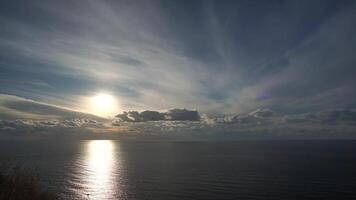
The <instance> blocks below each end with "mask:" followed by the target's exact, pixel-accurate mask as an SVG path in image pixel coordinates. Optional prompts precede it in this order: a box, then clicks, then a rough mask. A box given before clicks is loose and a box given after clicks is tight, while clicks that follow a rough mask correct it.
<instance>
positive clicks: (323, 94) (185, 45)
mask: <svg viewBox="0 0 356 200" xmlns="http://www.w3.org/2000/svg"><path fill="white" fill-rule="evenodd" d="M0 24H1V26H0V52H1V53H0V93H4V94H10V95H14V96H19V97H24V98H28V99H33V100H35V101H40V102H44V103H48V104H53V105H57V106H62V107H67V108H71V109H75V110H80V111H84V112H85V111H86V105H85V103H84V102H85V99H86V98H88V97H91V96H93V95H95V94H96V93H98V92H107V93H110V94H112V95H114V96H116V97H117V98H118V100H119V101H120V104H121V109H122V110H145V109H151V110H167V109H170V108H177V107H178V108H181V107H185V108H188V109H198V110H199V111H201V112H205V113H210V114H216V115H219V114H229V113H241V112H247V111H251V110H254V109H256V108H260V107H264V108H270V109H272V110H276V111H278V112H282V113H301V112H306V111H317V110H327V109H352V108H355V107H356V93H355V91H356V79H355V75H356V67H355V63H356V57H355V52H356V38H355V35H356V3H355V2H354V1H346V0H343V1H326V0H322V1H301V0H298V1H272V0H271V1H133V0H126V1H97V0H92V1H90V0H85V1H84V0H76V1H16V0H15V1H14V0H11V1H6V0H5V1H1V3H0Z"/></svg>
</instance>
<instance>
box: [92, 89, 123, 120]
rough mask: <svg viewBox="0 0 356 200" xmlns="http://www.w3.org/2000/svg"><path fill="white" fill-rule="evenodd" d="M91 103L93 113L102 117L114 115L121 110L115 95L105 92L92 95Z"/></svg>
mask: <svg viewBox="0 0 356 200" xmlns="http://www.w3.org/2000/svg"><path fill="white" fill-rule="evenodd" d="M89 104H90V110H91V113H93V114H95V115H98V116H102V117H113V116H114V115H115V114H117V113H118V111H119V106H118V102H117V100H116V99H115V97H113V96H112V95H109V94H105V93H100V94H98V95H95V96H93V97H91V98H90V103H89Z"/></svg>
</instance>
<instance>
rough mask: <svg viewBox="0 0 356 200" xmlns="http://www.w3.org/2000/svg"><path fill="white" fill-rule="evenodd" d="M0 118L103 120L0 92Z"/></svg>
mask: <svg viewBox="0 0 356 200" xmlns="http://www.w3.org/2000/svg"><path fill="white" fill-rule="evenodd" d="M0 110H1V111H2V112H1V114H0V119H29V120H36V119H37V120H38V119H75V118H87V119H95V120H98V121H103V119H102V118H100V117H97V116H94V115H91V114H86V113H82V112H77V111H73V110H70V109H67V108H62V107H58V106H54V105H50V104H45V103H42V102H37V101H33V100H30V99H25V98H21V97H17V96H12V95H5V94H0Z"/></svg>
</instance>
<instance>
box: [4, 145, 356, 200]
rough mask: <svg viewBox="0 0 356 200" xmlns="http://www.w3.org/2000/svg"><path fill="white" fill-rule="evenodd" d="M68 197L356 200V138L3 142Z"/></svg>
mask: <svg viewBox="0 0 356 200" xmlns="http://www.w3.org/2000/svg"><path fill="white" fill-rule="evenodd" d="M0 162H1V163H2V164H4V163H9V162H11V163H12V164H14V163H16V164H17V165H22V166H23V167H30V168H32V169H33V170H34V171H36V172H37V173H38V174H39V176H40V178H41V180H42V182H43V184H44V185H46V186H47V187H48V188H50V190H53V191H55V192H57V193H59V194H60V195H61V196H62V197H63V198H66V199H164V200H167V199H336V198H338V199H356V190H355V188H356V187H355V186H356V141H336V140H334V141H326V140H324V141H238V142H127V141H126V142H125V141H111V140H88V141H51V140H35V141H15V140H13V141H0Z"/></svg>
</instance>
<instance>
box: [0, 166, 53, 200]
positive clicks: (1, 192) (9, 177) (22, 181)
mask: <svg viewBox="0 0 356 200" xmlns="http://www.w3.org/2000/svg"><path fill="white" fill-rule="evenodd" d="M53 199H59V198H58V197H57V196H56V195H55V194H53V193H51V192H49V191H47V190H44V189H43V188H42V187H41V185H40V184H39V182H38V179H37V178H36V177H35V176H34V175H32V174H30V173H27V172H25V171H24V170H11V172H6V173H5V172H0V200H53Z"/></svg>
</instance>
